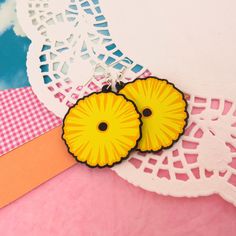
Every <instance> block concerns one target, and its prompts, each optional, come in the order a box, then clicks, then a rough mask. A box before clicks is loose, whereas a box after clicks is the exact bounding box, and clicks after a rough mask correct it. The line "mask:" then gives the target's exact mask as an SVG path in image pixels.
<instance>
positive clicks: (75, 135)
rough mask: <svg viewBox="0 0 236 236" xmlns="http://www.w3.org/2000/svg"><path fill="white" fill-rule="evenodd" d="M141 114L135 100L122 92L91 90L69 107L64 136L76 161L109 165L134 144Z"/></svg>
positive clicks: (119, 159) (125, 153)
mask: <svg viewBox="0 0 236 236" xmlns="http://www.w3.org/2000/svg"><path fill="white" fill-rule="evenodd" d="M140 117H141V116H140V114H139V113H138V111H137V108H136V106H135V105H134V103H133V102H131V101H128V100H127V99H126V98H125V97H124V96H123V95H119V94H115V93H113V92H108V93H93V94H91V95H89V96H87V97H85V98H83V99H81V100H79V101H78V102H77V104H76V105H75V106H74V107H72V108H71V109H70V110H69V112H68V114H67V115H66V117H65V119H64V126H63V131H64V133H63V139H64V140H65V142H66V144H67V146H68V148H69V151H70V152H71V153H72V154H73V155H74V156H75V158H76V159H77V160H78V161H80V162H85V163H87V164H88V165H89V166H91V167H95V166H100V167H104V166H112V165H113V164H114V163H117V162H120V161H121V160H122V159H123V158H126V157H127V156H128V154H129V152H130V151H131V150H132V149H133V148H134V147H136V145H137V141H138V139H139V138H140V135H141V134H140V133H141V132H140V129H141V128H140V127H141V119H140Z"/></svg>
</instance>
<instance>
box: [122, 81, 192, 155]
mask: <svg viewBox="0 0 236 236" xmlns="http://www.w3.org/2000/svg"><path fill="white" fill-rule="evenodd" d="M119 93H120V94H123V95H124V96H126V97H127V98H128V99H130V100H132V101H133V102H134V103H135V104H136V106H137V107H138V110H139V112H140V113H141V114H142V122H143V126H142V139H141V140H140V142H139V144H138V149H139V150H141V151H158V150H160V149H162V148H166V147H169V146H171V145H172V144H173V142H174V141H176V140H177V139H178V138H179V137H180V135H181V134H182V133H183V131H184V128H185V126H186V122H187V121H186V120H187V117H188V114H187V111H186V107H187V103H186V101H185V100H184V96H183V94H182V93H181V92H180V91H179V90H177V89H176V88H175V87H174V85H172V84H170V83H168V81H166V80H161V79H158V78H155V77H149V78H146V79H137V80H135V81H133V82H131V83H128V84H126V85H125V87H124V88H123V89H121V90H120V91H119Z"/></svg>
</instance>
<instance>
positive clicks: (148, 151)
mask: <svg viewBox="0 0 236 236" xmlns="http://www.w3.org/2000/svg"><path fill="white" fill-rule="evenodd" d="M149 78H153V79H157V80H162V81H165V82H167V83H168V84H170V85H172V86H173V87H174V88H175V89H176V90H177V91H178V92H179V93H180V94H181V95H182V99H183V100H184V102H185V104H186V106H185V109H184V111H185V113H186V115H187V116H186V118H185V119H184V121H185V125H184V127H183V131H182V132H181V133H179V136H178V138H177V139H176V140H173V142H172V144H171V145H170V146H168V147H163V146H162V147H161V148H160V149H158V150H153V149H151V150H146V151H142V150H140V149H138V148H137V149H136V151H138V152H140V153H158V152H160V151H162V150H166V149H169V148H171V147H173V145H174V144H175V143H177V142H178V141H179V139H180V138H181V137H182V135H183V134H184V132H185V129H186V127H187V126H188V121H189V113H188V102H187V100H186V99H185V96H184V92H182V91H181V90H180V89H178V88H177V87H176V86H175V84H173V83H171V82H169V81H168V80H167V79H161V78H158V77H156V76H151V75H150V76H148V77H145V78H136V79H135V80H133V81H130V82H128V83H125V86H126V85H128V84H133V83H134V82H136V81H137V80H146V79H149ZM125 86H124V88H125ZM124 88H122V89H124ZM122 89H121V90H122ZM121 90H119V91H118V94H120V91H121ZM139 113H140V112H139ZM140 114H141V113H140Z"/></svg>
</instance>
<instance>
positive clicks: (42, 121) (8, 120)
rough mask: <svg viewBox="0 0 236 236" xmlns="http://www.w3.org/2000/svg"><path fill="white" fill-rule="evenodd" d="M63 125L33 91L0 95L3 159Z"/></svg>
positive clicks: (0, 133) (10, 90)
mask: <svg viewBox="0 0 236 236" xmlns="http://www.w3.org/2000/svg"><path fill="white" fill-rule="evenodd" d="M61 123H62V121H61V119H60V118H58V117H57V116H55V115H54V114H53V113H52V112H50V111H49V110H47V108H45V107H44V106H43V104H42V103H41V102H40V101H39V100H38V98H37V97H36V95H35V94H34V93H33V91H32V89H31V87H25V88H17V89H9V90H2V91H0V156H2V155H3V154H5V153H7V152H9V151H11V150H13V149H15V148H17V147H18V146H20V145H22V144H24V143H26V142H29V141H31V140H32V139H34V138H36V137H38V136H40V135H42V134H44V133H45V132H47V131H49V130H51V129H53V128H55V127H57V126H59V125H60V124H61Z"/></svg>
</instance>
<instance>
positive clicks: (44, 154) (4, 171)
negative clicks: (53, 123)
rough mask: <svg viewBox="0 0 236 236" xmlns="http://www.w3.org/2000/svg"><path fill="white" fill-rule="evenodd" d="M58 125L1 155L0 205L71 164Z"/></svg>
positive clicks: (70, 157) (72, 163)
mask: <svg viewBox="0 0 236 236" xmlns="http://www.w3.org/2000/svg"><path fill="white" fill-rule="evenodd" d="M61 134H62V128H61V126H60V127H57V128H55V129H53V130H51V131H49V132H48V133H46V134H44V135H42V136H40V137H38V138H36V139H34V140H33V141H31V142H28V143H26V144H24V145H23V146H21V147H19V148H17V149H15V150H13V151H11V152H9V153H7V154H6V155H4V156H2V157H1V158H0V207H3V206H5V205H7V204H9V203H11V202H12V201H14V200H16V199H17V198H19V197H21V196H22V195H24V194H26V193H27V192H29V191H31V190H32V189H34V188H35V187H37V186H39V185H40V184H42V183H44V182H45V181H47V180H48V179H50V178H52V177H54V176H55V175H57V174H59V173H60V172H62V171H64V170H66V169H67V168H69V167H71V166H73V165H74V164H75V163H76V161H75V160H74V158H73V157H72V156H71V155H70V154H68V151H67V147H66V145H65V144H64V142H63V141H62V139H61Z"/></svg>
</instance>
